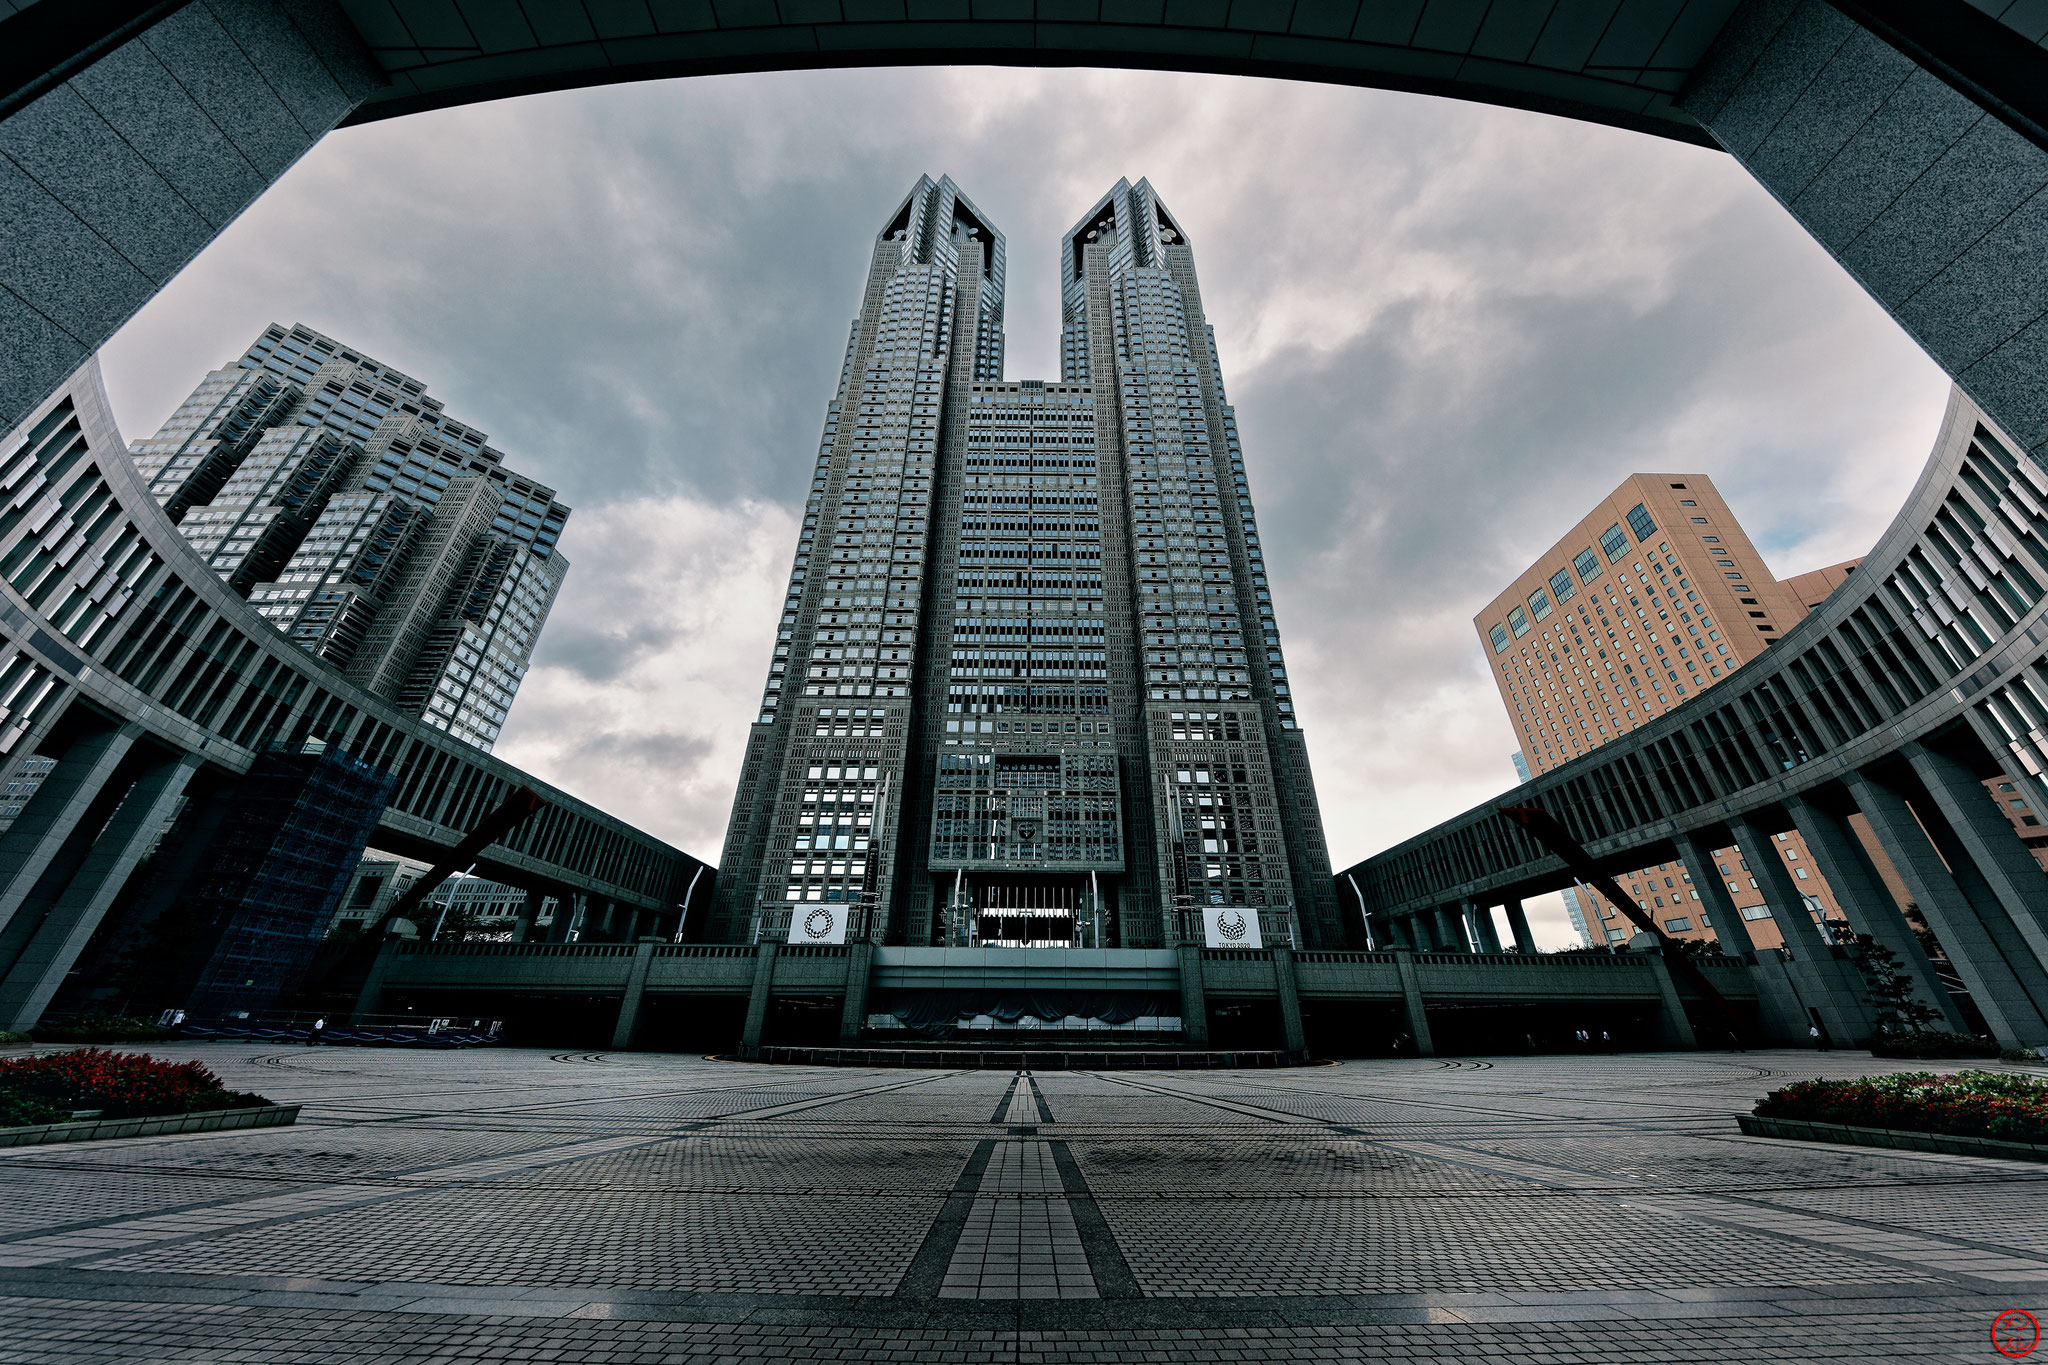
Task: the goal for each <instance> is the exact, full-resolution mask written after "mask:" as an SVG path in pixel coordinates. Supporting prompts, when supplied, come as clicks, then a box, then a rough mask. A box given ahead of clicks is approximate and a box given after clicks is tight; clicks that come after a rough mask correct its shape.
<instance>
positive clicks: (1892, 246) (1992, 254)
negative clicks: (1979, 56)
mask: <svg viewBox="0 0 2048 1365" xmlns="http://www.w3.org/2000/svg"><path fill="white" fill-rule="evenodd" d="M1846 8H1847V7H1846V6H1845V7H1843V8H1837V7H1836V6H1834V5H1832V4H1828V3H1824V0H1745V3H1744V4H1742V5H1741V6H1739V7H1738V8H1737V9H1736V11H1735V13H1734V14H1733V16H1731V17H1730V19H1729V21H1728V24H1727V26H1726V27H1725V28H1724V29H1723V30H1722V33H1721V36H1720V37H1719V38H1718V39H1717V40H1716V41H1715V43H1714V45H1713V47H1712V48H1711V49H1709V51H1708V54H1707V56H1706V58H1705V59H1704V60H1703V61H1702V62H1701V63H1700V65H1699V66H1698V68H1696V70H1695V71H1694V73H1693V76H1692V78H1691V80H1690V81H1688V82H1687V84H1686V87H1685V89H1684V90H1683V91H1682V92H1681V93H1680V95H1679V97H1678V100H1677V104H1678V107H1679V108H1680V109H1682V110H1683V111H1685V112H1686V113H1687V114H1690V115H1691V116H1692V117H1694V118H1695V119H1698V120H1699V122H1700V123H1701V124H1702V125H1704V126H1705V128H1706V129H1707V131H1708V132H1710V133H1712V134H1713V136H1714V139H1715V140H1716V141H1717V142H1719V143H1720V144H1721V145H1722V146H1723V147H1725V148H1727V149H1728V151H1729V152H1730V153H1732V154H1733V155H1734V157H1735V159H1736V160H1738V161H1740V162H1741V163H1742V165H1743V167H1744V168H1745V169H1746V170H1748V171H1749V173H1750V174H1751V175H1754V176H1755V177H1756V178H1757V179H1758V180H1759V181H1761V182H1762V183H1763V186H1764V188H1765V189H1767V190H1769V191H1770V192H1771V195H1772V196H1773V197H1774V198H1776V199H1777V200H1778V202H1779V203H1781V204H1783V205H1784V206H1785V207H1786V208H1787V209H1788V210H1789V211H1790V212H1791V214H1792V216H1793V217H1794V218H1796V219H1798V220H1799V222H1800V224H1801V225H1802V226H1803V227H1805V228H1806V230H1807V231H1808V232H1810V233H1812V234H1813V237H1814V240H1815V241H1817V242H1819V243H1820V245H1821V246H1822V247H1824V248H1825V249H1826V250H1827V251H1828V252H1829V253H1830V254H1831V255H1833V256H1834V258H1835V260H1836V261H1838V262H1840V263H1841V265H1842V268H1843V269H1845V270H1847V271H1848V272H1849V273H1850V274H1851V275H1852V276H1854V277H1855V278H1856V280H1857V281H1858V282H1859V283H1861V284H1862V285H1863V287H1864V288H1865V289H1867V290H1869V291H1870V295H1871V297H1872V298H1874V299H1875V300H1877V302H1878V303H1879V304H1880V305H1882V306H1883V307H1884V309H1885V310H1886V311H1887V312H1889V313H1890V314H1891V315H1892V317H1893V318H1894V319H1895V320H1896V321H1897V322H1898V324H1899V326H1900V327H1902V328H1904V329H1905V331H1906V334H1907V335H1909V336H1911V337H1912V338H1913V340H1914V341H1916V342H1918V343H1919V344H1920V346H1921V347H1922V348H1923V349H1925V350H1926V352H1927V354H1928V355H1929V356H1931V357H1932V358H1933V359H1934V361H1935V363H1936V364H1938V365H1940V366H1941V367H1942V368H1943V369H1944V370H1946V371H1948V373H1949V374H1950V375H1952V376H1953V377H1954V378H1955V381H1956V383H1957V384H1958V385H1960V386H1961V387H1962V389H1963V391H1964V392H1965V393H1967V394H1969V395H1970V397H1971V398H1973V399H1975V400H1976V401H1977V403H1978V404H1979V405H1980V406H1982V407H1983V409H1984V411H1985V412H1986V413H1988V414H1989V415H1990V416H1991V418H1992V420H1993V421H1994V422H1996V423H1997V424H1998V425H2000V426H2002V427H2004V428H2005V430H2006V431H2007V432H2008V433H2009V434H2010V435H2011V436H2012V437H2013V438H2014V439H2015V440H2017V441H2018V442H2019V443H2020V444H2021V445H2022V446H2024V447H2025V448H2026V449H2028V450H2029V451H2032V452H2034V453H2035V454H2037V455H2038V454H2040V453H2041V452H2042V451H2043V449H2044V446H2048V314H2044V312H2043V310H2042V308H2041V306H2040V304H2039V303H2038V302H2037V301H2036V291H2035V289H2034V285H2033V281H2036V280H2038V279H2039V278H2040V276H2041V258H2040V247H2039V245H2038V244H2039V242H2040V241H2041V240H2042V238H2043V236H2044V235H2048V194H2043V193H2042V191H2043V190H2044V189H2048V151H2044V150H2043V149H2042V148H2041V147H2039V146H2037V145H2035V143H2033V142H2032V141H2030V140H2029V139H2028V138H2027V137H2026V136H2024V135H2022V134H2021V133H2020V132H2018V131H2016V130H2015V128H2014V127H2013V126H2012V125H2010V124H2008V123H2006V122H2005V121H2003V120H2002V119H2001V118H2000V117H1999V115H1998V114H1997V113H1996V112H1991V111H1990V110H1989V109H1987V107H1986V105H1985V104H1980V103H1979V102H1978V100H1977V99H1974V98H1972V96H1970V95H1966V94H1964V93H1963V92H1962V90H1960V89H1958V88H1957V87H1956V85H1954V84H1951V83H1950V82H1949V81H1948V80H1945V79H1943V77H1942V76H1940V75H1938V74H1936V73H1935V72H1934V71H1932V70H1929V69H1928V68H1926V67H1923V66H1921V65H1920V64H1919V63H1918V62H1917V61H1916V60H1914V59H1913V58H1912V57H1910V56H1907V55H1906V54H1905V53H1903V52H1901V51H1900V50H1899V49H1898V48H1895V47H1893V46H1892V45H1891V44H1890V43H1889V42H1887V41H1886V40H1884V39H1883V38H1881V37H1879V36H1878V35H1877V34H1876V33H1874V32H1872V31H1871V30H1869V29H1867V28H1864V27H1863V26H1862V25H1861V24H1859V23H1858V22H1857V21H1856V20H1855V19H1853V18H1851V17H1850V16H1849V15H1848V14H1847V13H1845V12H1844V9H1846ZM1890 8H1894V9H1896V10H1897V12H1898V13H1899V14H1901V15H1904V16H1906V18H1905V19H1904V20H1901V22H1914V21H1916V18H1917V22H1921V23H1932V24H1937V25H1946V24H1947V23H1948V20H1946V19H1945V18H1942V17H1941V7H1939V6H1935V5H1911V4H1907V5H1900V6H1894V7H1890ZM1997 8H1998V7H1991V12H1993V13H1995V12H1996V11H1997ZM1916 12H1917V16H1916ZM1970 17H1972V18H1974V17H1975V16H1970ZM2004 36H2005V38H2006V40H2007V41H2008V42H2009V43H2010V45H2011V46H2012V47H2013V48H2015V49H2020V50H2022V51H2024V50H2026V49H2027V48H2028V43H2027V40H2026V39H2025V38H2024V37H2023V36H2022V35H2020V34H2019V33H2017V32H2014V33H2010V34H2007V35H2004ZM1952 46H1957V47H1959V48H1961V49H1962V51H1961V55H1960V58H1959V60H1960V61H1961V62H1963V63H1965V64H1967V65H1972V66H1974V67H1975V68H1976V69H1973V70H1970V71H1969V72H1968V74H1967V76H1966V79H1969V80H1970V81H1971V82H1972V83H1973V84H1975V85H1977V86H1978V88H1979V90H1980V98H1982V97H1984V96H1988V97H1989V104H1990V105H1991V107H1992V108H1994V109H1995V108H1998V107H2000V101H2001V99H2002V98H2003V97H2002V96H2001V94H2000V92H1999V90H1998V89H1997V86H1998V85H1999V84H2001V83H2002V82H2015V81H2017V82H2025V81H2027V80H2029V79H2031V78H2030V77H2028V76H2027V75H2026V74H2024V73H2025V72H2026V70H2027V67H2026V64H2025V63H2011V62H2005V63H2003V64H2002V65H2003V68H2004V70H2003V71H2000V70H1994V69H1988V68H1987V67H1986V66H1985V65H1984V64H1983V63H1972V62H1971V58H1972V56H1973V55H1974V54H1972V53H1970V52H1969V50H1968V44H1967V43H1957V44H1952ZM1992 55H1993V57H1994V64H1996V57H1997V54H1992ZM2037 55H2038V54H2037ZM2013 93H2018V92H2017V91H2014V92H2013Z"/></svg>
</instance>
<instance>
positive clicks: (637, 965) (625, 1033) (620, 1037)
mask: <svg viewBox="0 0 2048 1365" xmlns="http://www.w3.org/2000/svg"><path fill="white" fill-rule="evenodd" d="M656 946H657V945H655V944H652V943H640V944H635V945H634V947H633V965H632V967H631V968H629V969H628V970H627V972H626V990H625V993H624V994H623V995H621V996H620V997H619V1021H618V1023H616V1024H614V1025H613V1026H612V1051H614V1052H624V1051H625V1050H626V1049H628V1048H630V1047H632V1046H633V1030H634V1029H636V1028H638V1027H639V1026H640V1001H641V998H642V997H643V996H645V995H646V994H647V972H648V969H649V968H651V967H652V966H653V965H654V950H655V947H656Z"/></svg>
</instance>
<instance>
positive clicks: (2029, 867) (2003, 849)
mask: <svg viewBox="0 0 2048 1365" xmlns="http://www.w3.org/2000/svg"><path fill="white" fill-rule="evenodd" d="M1901 753H1902V754H1903V755H1904V757H1905V759H1906V762H1907V763H1909V764H1911V765H1912V768H1913V775H1914V776H1916V777H1918V778H1919V779H1920V782H1921V785H1922V786H1924V787H1925V788H1926V789H1927V794H1928V795H1929V796H1931V797H1933V798H1934V805H1935V807H1936V809H1938V810H1940V812H1941V814H1942V818H1943V819H1944V820H1946V821H1947V822H1948V827H1949V829H1950V831H1952V832H1953V834H1954V837H1955V841H1956V843H1957V844H1959V845H1960V846H1961V849H1962V852H1963V854H1964V856H1965V857H1967V858H1968V859H1969V860H1970V863H1971V865H1972V866H1973V867H1975V868H1976V870H1977V873H1978V875H1979V876H1981V877H1982V878H1983V879H1984V882H1985V885H1986V886H1988V887H1989V888H1990V891H1991V894H1992V895H1993V896H1994V897H1995V898H1996V902H1997V907H1998V909H1999V910H2002V911H2003V912H2004V917H2005V919H2007V920H2008V921H2010V923H2011V924H2012V928H2013V930H2014V931H2016V932H2017V934H2018V938H2019V940H2020V941H2022V942H2024V943H2025V944H2026V947H2027V949H2028V951H2030V952H2031V953H2032V954H2033V956H2034V961H2035V962H2036V963H2037V964H2040V965H2042V966H2043V967H2044V968H2048V875H2044V874H2043V873H2042V871H2041V865H2040V864H2039V863H2037V862H2035V861H2034V855H2033V854H2032V853H2031V852H2029V851H2028V849H2027V846H2026V845H2025V844H2023V843H2021V842H2020V840H2019V839H2018V838H2016V837H2015V836H2014V834H2013V832H2012V824H2011V822H2009V821H2008V820H2007V819H2006V818H2005V812H2004V811H2002V810H2001V809H1999V807H1998V806H1997V805H1996V804H1995V803H1994V802H1993V801H1992V798H1991V795H1990V793H1988V792H1986V791H1985V790H1984V784H1983V783H1982V782H1980V781H1978V779H1977V777H1976V775H1975V774H1974V773H1972V772H1971V771H1970V770H1969V769H1968V768H1966V767H1965V766H1963V765H1962V764H1961V763H1958V762H1957V761H1956V760H1955V759H1953V758H1950V757H1949V756H1948V755H1947V754H1943V753H1939V752H1936V751H1935V750H1932V749H1929V748H1927V747H1925V746H1924V745H1920V744H1909V745H1907V746H1906V747H1905V748H1904V749H1903V750H1901ZM1950 863H1951V866H1953V863H1954V860H1953V859H1950ZM1990 913H1995V912H1991V911H1990V910H1989V907H1986V906H1979V907H1978V914H1979V916H1980V917H1986V918H1987V923H1988V915H1989V914H1990ZM2037 1003H2048V1002H2040V1001H2039V999H2038V997H2037Z"/></svg>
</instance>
